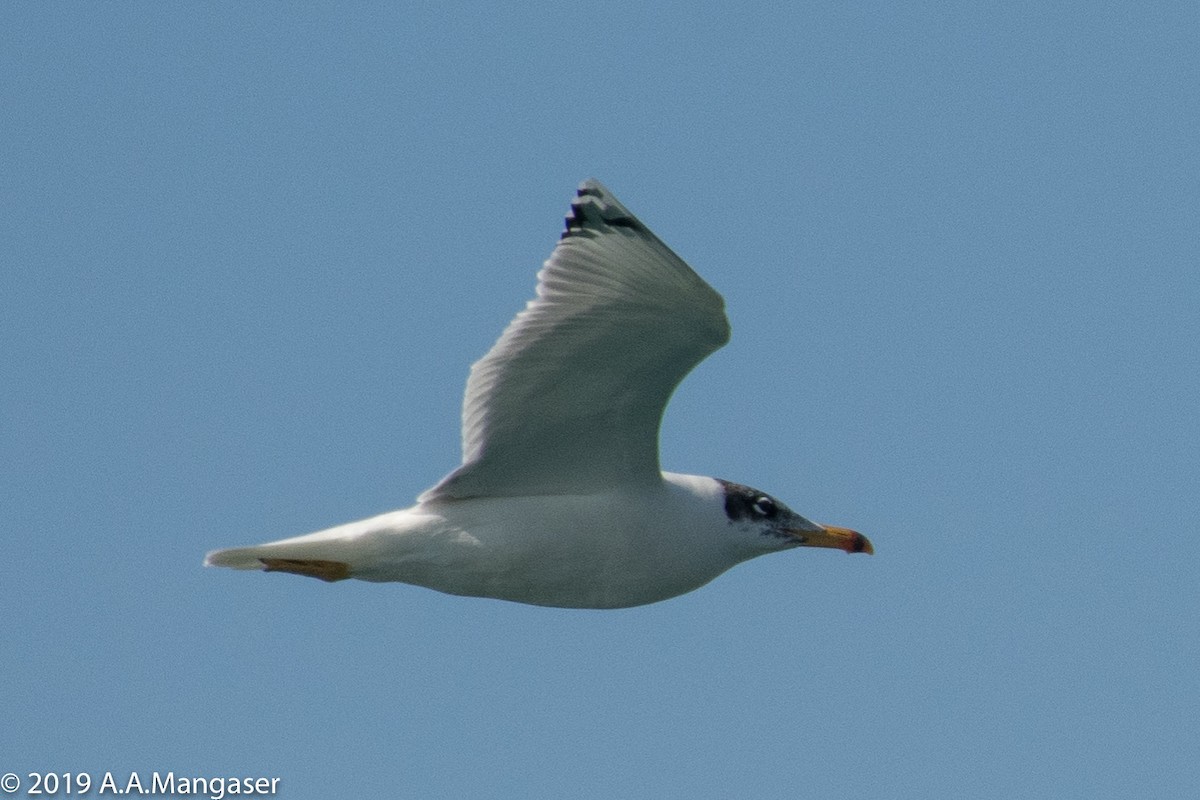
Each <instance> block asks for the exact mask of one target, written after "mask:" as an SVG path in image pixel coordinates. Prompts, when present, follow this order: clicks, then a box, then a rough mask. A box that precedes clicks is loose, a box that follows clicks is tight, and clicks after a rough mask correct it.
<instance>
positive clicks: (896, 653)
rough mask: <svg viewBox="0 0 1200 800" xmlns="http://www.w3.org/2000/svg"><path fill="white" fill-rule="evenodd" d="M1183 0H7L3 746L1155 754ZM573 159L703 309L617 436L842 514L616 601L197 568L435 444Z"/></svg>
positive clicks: (826, 771)
mask: <svg viewBox="0 0 1200 800" xmlns="http://www.w3.org/2000/svg"><path fill="white" fill-rule="evenodd" d="M1198 39H1200V17H1198V14H1197V11H1196V7H1195V5H1194V4H1192V3H1178V4H1170V3H1166V4H1151V5H1146V4H1135V3H1099V4H1095V3H1088V4H1072V3H1055V4H1046V3H1022V2H1018V3H1003V4H989V3H959V4H949V5H943V4H893V3H877V4H859V3H838V4H829V7H822V6H819V5H813V4H801V3H795V4H754V3H752V4H749V5H747V4H739V5H737V6H736V7H734V6H731V5H729V4H716V3H703V2H701V3H686V4H684V3H675V4H657V5H651V4H645V3H623V2H614V3H606V4H603V5H597V4H588V5H578V6H576V5H573V4H562V3H553V4H552V3H525V4H522V5H521V6H520V10H514V9H507V8H504V7H502V6H501V5H498V4H492V5H488V6H480V7H477V8H470V9H462V10H457V9H451V8H450V7H449V6H446V5H444V4H333V3H329V4H317V3H310V4H303V5H301V4H297V5H294V6H293V5H289V6H286V7H285V6H281V5H277V4H253V5H244V4H217V3H213V4H148V3H143V4H117V5H113V4H66V3H56V4H41V3H38V4H32V3H27V4H15V3H14V4H5V5H4V6H3V7H0V87H2V88H0V100H2V105H3V107H4V109H5V112H4V114H3V115H0V174H2V175H3V178H2V180H0V263H2V264H3V271H4V280H3V288H2V289H0V345H2V348H3V353H4V356H3V358H2V359H0V375H2V379H0V456H2V459H0V461H2V463H3V469H2V470H0V506H2V510H0V526H2V527H3V530H4V543H5V548H4V549H5V552H6V559H5V561H6V567H5V569H4V578H3V580H2V581H0V598H2V600H0V604H2V605H0V609H2V611H3V613H2V614H0V632H2V635H3V641H4V643H5V647H4V648H3V655H0V663H2V664H3V677H4V679H5V682H6V684H7V685H6V687H5V692H4V694H5V697H6V698H7V700H6V701H5V709H4V724H3V725H2V726H0V772H10V771H11V772H13V773H16V774H17V775H18V776H21V779H22V781H23V782H24V783H25V785H24V787H23V788H22V790H21V791H22V792H23V791H25V789H28V788H29V783H28V778H27V777H26V776H27V775H28V773H30V772H49V771H54V772H58V773H62V772H85V771H86V772H90V773H91V774H93V775H96V776H99V775H102V774H103V772H104V771H111V772H114V773H116V774H118V775H122V776H123V775H127V774H128V773H129V772H132V771H135V770H136V771H140V772H141V773H142V774H144V775H148V774H149V773H151V772H152V771H154V770H158V771H160V772H166V771H168V770H173V771H175V772H176V774H187V775H196V776H208V775H211V776H216V775H248V776H259V775H263V776H277V777H279V778H280V779H281V783H280V792H279V795H278V796H280V797H287V798H327V797H339V796H340V797H367V796H373V797H402V798H407V797H413V798H417V797H481V798H559V797H573V798H613V797H689V798H696V797H701V798H704V797H712V798H721V797H732V796H747V797H762V798H791V797H796V796H812V797H826V798H881V797H888V798H929V797H972V798H1011V797H1035V796H1040V797H1061V798H1096V797H1116V796H1126V797H1129V796H1142V797H1183V796H1192V795H1194V793H1195V791H1196V787H1197V785H1198V784H1200V768H1198V767H1197V761H1196V758H1195V755H1196V752H1197V746H1198V745H1200V724H1198V722H1197V719H1198V717H1197V714H1196V710H1195V698H1196V696H1197V692H1198V691H1200V677H1198V676H1200V672H1198V671H1197V669H1196V665H1197V663H1198V662H1200V646H1198V642H1200V614H1198V611H1200V597H1198V591H1197V588H1198V584H1197V580H1196V577H1195V564H1196V561H1197V556H1200V545H1198V543H1197V536H1196V521H1197V518H1198V517H1200V500H1198V498H1200V492H1198V491H1197V488H1198V484H1200V480H1198V479H1200V424H1198V421H1197V407H1198V401H1200V378H1198V376H1200V355H1198V353H1200V273H1198V267H1200V225H1197V212H1198V210H1200V180H1198V178H1197V176H1198V175H1200V148H1198V147H1197V144H1196V141H1197V140H1196V131H1197V129H1198V126H1200V101H1198V99H1197V97H1198V96H1197V93H1196V87H1197V85H1200V56H1197V53H1200V41H1198ZM589 176H595V177H597V178H600V179H601V180H603V181H604V182H605V183H606V184H607V185H608V186H609V187H610V188H611V189H612V190H613V191H614V192H615V193H616V194H617V196H618V197H620V198H621V200H622V201H623V202H624V203H625V204H626V205H627V206H629V208H630V209H631V210H632V211H633V212H634V213H635V214H637V215H638V216H639V217H640V218H641V219H642V220H643V221H644V222H646V223H647V224H648V225H649V226H651V227H652V228H653V229H654V230H655V231H656V232H657V233H658V234H659V235H660V236H661V237H662V238H663V239H664V240H665V241H667V242H668V243H669V244H670V245H672V246H673V247H674V248H675V249H676V251H677V252H678V253H680V255H682V256H683V257H684V258H685V259H687V260H688V261H689V262H690V263H691V264H692V265H693V266H694V267H695V268H696V270H697V271H698V272H699V273H700V274H701V275H703V276H704V277H705V278H706V279H707V280H708V281H709V282H710V283H711V284H712V285H713V286H714V287H716V288H717V289H718V291H720V292H721V293H722V294H724V296H725V298H726V300H727V304H728V311H729V315H730V318H731V321H732V323H733V328H734V336H733V340H732V342H731V343H730V344H729V345H728V346H727V347H726V348H725V349H724V350H722V351H720V352H718V353H717V354H716V355H714V356H713V357H712V358H711V359H710V360H709V361H707V362H705V363H704V364H703V365H701V366H700V367H699V368H698V369H697V370H696V372H694V373H693V374H692V375H691V376H690V377H689V379H688V380H687V381H686V382H685V384H684V385H683V386H682V387H681V389H680V390H679V392H678V393H677V394H676V396H675V398H674V400H673V403H672V405H671V407H670V409H669V410H668V413H667V417H666V421H665V425H664V430H663V434H662V451H663V459H662V460H663V463H664V466H665V467H666V468H668V469H672V470H674V471H681V472H696V473H702V474H712V475H717V476H720V477H724V478H729V479H733V480H737V481H739V482H743V483H749V484H752V485H755V486H758V487H760V488H762V489H764V490H767V491H770V492H772V493H773V494H775V495H777V496H778V497H780V498H781V499H783V500H784V501H785V502H787V503H788V504H789V505H791V506H792V507H793V508H795V509H796V510H797V511H799V512H800V513H802V514H804V515H805V516H808V517H810V518H812V519H818V520H821V521H824V522H829V523H835V524H842V525H847V526H851V527H854V528H857V529H859V530H861V531H863V532H864V533H866V534H868V535H869V536H870V537H871V538H872V540H873V541H874V543H875V546H876V550H877V555H876V556H875V557H874V558H865V557H854V558H850V557H846V556H843V555H842V554H840V553H837V552H834V551H828V552H826V551H819V552H814V551H807V550H804V551H793V552H790V553H786V554H782V555H776V556H770V557H766V558H762V559H758V560H755V561H752V562H749V563H747V564H744V565H742V566H739V567H737V568H735V569H734V570H732V571H731V572H729V573H728V574H726V575H724V576H722V577H720V578H718V579H717V580H716V581H715V582H713V583H712V584H710V585H709V586H707V587H704V588H703V589H701V590H699V591H697V592H695V593H693V594H690V595H686V596H683V597H680V598H676V599H674V600H671V601H667V602H665V603H661V604H658V605H653V606H648V607H643V608H637V609H631V610H625V611H616V612H588V611H566V610H554V609H544V608H531V607H524V606H519V605H514V604H508V603H502V602H495V601H485V600H478V599H468V598H457V597H450V596H445V595H441V594H437V593H434V592H431V591H428V590H423V589H418V588H414V587H408V586H403V585H398V584H397V585H385V586H378V585H368V584H359V583H356V582H345V583H341V584H336V585H324V584H321V583H318V582H316V581H311V580H303V579H300V578H295V577H292V576H278V575H254V574H245V573H233V572H229V571H218V570H206V569H203V568H202V567H201V559H202V557H203V554H204V553H205V551H207V550H209V549H213V548H216V547H223V546H232V545H238V544H248V543H254V542H258V541H265V540H268V539H274V538H280V537H283V536H288V535H293V534H299V533H304V532H307V531H311V530H316V529H319V528H323V527H326V526H329V525H332V524H336V523H339V522H344V521H348V520H351V519H356V518H360V517H364V516H368V515H371V514H374V513H377V512H381V511H385V510H389V509H391V508H397V507H402V506H405V505H408V504H409V503H410V501H411V499H412V498H413V497H415V495H416V494H418V493H419V492H420V491H421V490H423V489H425V488H426V487H428V486H429V485H431V484H432V483H433V482H434V481H435V480H437V479H438V478H439V477H440V476H441V475H442V474H444V473H445V472H446V471H448V470H449V469H451V468H452V467H453V466H454V465H455V464H456V462H457V458H458V414H459V400H460V397H461V392H462V387H463V383H464V380H465V378H466V373H467V368H468V366H469V364H470V363H471V362H472V361H473V360H474V359H476V358H477V357H479V356H480V355H482V354H483V353H484V352H485V351H486V349H487V348H488V347H489V346H490V345H491V343H492V341H493V340H494V339H495V337H496V336H497V335H498V334H499V332H500V330H501V329H502V327H503V326H504V324H505V323H506V322H507V321H508V319H509V318H510V317H511V316H512V315H513V314H514V313H515V312H516V311H517V310H518V309H519V308H521V307H522V305H523V303H524V302H525V300H526V299H528V298H529V297H530V296H531V294H532V290H533V283H534V273H535V272H536V270H537V268H538V266H539V265H540V263H541V262H542V260H543V259H544V258H545V257H546V256H547V255H548V254H549V252H550V249H551V248H552V246H553V244H554V242H555V240H556V238H557V236H558V233H559V230H560V227H561V224H562V216H563V214H564V213H565V211H566V209H567V204H568V202H569V200H570V198H571V196H572V193H573V191H574V188H575V186H576V184H577V183H578V181H580V180H581V179H583V178H586V177H589ZM18 796H19V795H18Z"/></svg>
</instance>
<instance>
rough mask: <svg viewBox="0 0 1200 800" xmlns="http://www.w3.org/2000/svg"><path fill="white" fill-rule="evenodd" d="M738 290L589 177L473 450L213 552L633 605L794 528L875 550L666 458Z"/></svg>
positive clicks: (212, 561)
mask: <svg viewBox="0 0 1200 800" xmlns="http://www.w3.org/2000/svg"><path fill="white" fill-rule="evenodd" d="M724 309H725V303H724V301H723V300H722V298H721V296H720V295H719V294H717V292H716V291H715V290H714V289H713V288H712V287H711V286H709V285H708V284H707V283H705V282H704V280H703V279H701V278H700V276H699V275H697V274H696V273H695V272H693V271H692V269H691V268H690V267H689V266H688V265H687V264H685V263H684V262H683V260H682V259H680V258H679V257H678V256H677V255H675V253H673V252H672V251H671V250H670V248H668V247H667V246H666V245H665V244H663V243H662V242H661V241H660V240H659V239H658V237H657V236H655V235H654V234H653V233H651V232H650V230H649V229H648V228H647V227H646V226H645V225H643V224H642V223H641V222H640V221H638V219H637V218H636V217H634V216H633V214H631V213H629V211H628V210H627V209H626V208H625V206H623V205H621V203H619V202H618V201H617V199H616V198H615V197H613V195H612V194H611V193H610V192H609V191H608V190H607V189H606V188H605V187H604V186H603V185H601V184H600V183H599V182H598V181H594V180H589V181H585V182H584V183H583V184H581V185H580V187H579V190H578V192H577V196H576V198H575V199H574V201H573V202H572V203H571V211H570V214H569V215H568V216H567V218H566V230H565V232H564V233H563V234H562V238H561V239H560V241H559V243H558V246H557V247H555V248H554V252H553V253H552V254H551V255H550V259H549V260H548V261H547V262H546V263H545V265H544V267H543V268H542V270H541V272H539V273H538V285H537V297H536V298H535V299H533V300H531V301H530V302H529V303H528V304H527V306H526V308H525V309H524V310H523V311H521V312H520V313H518V314H517V316H516V317H515V318H514V319H513V321H512V322H511V323H509V326H508V328H507V329H506V330H505V331H504V333H503V334H502V335H501V336H500V339H499V341H497V342H496V344H495V345H493V346H492V349H491V350H490V351H489V352H488V353H487V355H485V356H484V357H483V358H482V359H481V360H480V361H478V362H476V363H475V365H474V366H472V367H471V374H470V377H469V378H468V380H467V390H466V397H465V398H464V400H463V413H462V420H463V421H462V449H463V459H462V465H461V466H459V467H458V468H457V469H455V470H454V471H453V472H451V473H450V474H449V475H447V476H446V477H444V478H442V480H441V481H440V482H438V483H437V485H435V486H434V487H433V488H431V489H429V490H427V491H425V492H424V493H423V494H422V495H421V496H420V497H418V498H417V503H416V505H414V506H412V507H411V508H406V509H402V510H400V511H392V512H389V513H386V514H381V515H379V516H375V517H371V518H370V519H365V520H361V521H358V522H351V523H348V524H345V525H339V526H337V527H335V528H329V529H327V530H323V531H318V532H317V533H310V534H308V535H306V536H298V537H294V538H291V539H283V540H281V541H276V542H270V543H268V544H262V545H257V546H254V547H237V548H233V549H229V550H215V551H213V552H211V553H209V554H208V556H207V558H206V559H205V564H207V565H210V566H221V567H232V568H234V569H245V570H262V571H265V572H290V573H294V574H297V575H308V576H310V577H314V578H320V579H321V580H324V581H339V580H343V579H345V578H358V579H359V580H364V581H377V582H387V581H399V582H402V583H410V584H416V585H418V586H426V587H429V588H430V589H437V590H438V591H442V592H447V593H450V594H457V595H469V596H476V597H491V598H497V599H501V600H511V601H515V602H519V603H531V604H534V605H542V606H559V607H568V608H623V607H627V606H637V605H643V604H645V603H654V602H657V601H659V600H665V599H667V598H669V597H675V596H676V595H680V594H683V593H685V592H690V591H692V590H693V589H696V588H698V587H700V586H703V585H704V584H706V583H708V582H709V581H710V580H712V579H713V578H715V577H717V576H718V575H720V574H721V573H722V572H724V571H725V570H727V569H729V568H730V567H732V566H734V565H735V564H738V563H740V562H742V561H745V560H747V559H750V558H754V557H755V556H759V555H763V554H764V553H773V552H776V551H779V550H790V549H792V548H795V547H833V548H838V549H841V550H845V551H846V552H848V553H871V552H873V549H872V547H871V543H870V541H868V540H867V538H866V537H864V536H863V535H862V534H859V533H856V532H855V531H852V530H849V529H847V528H840V527H836V526H833V525H820V524H818V523H814V522H810V521H809V520H807V519H805V518H804V517H802V516H800V515H799V514H796V513H795V512H793V511H792V510H791V509H789V508H788V507H787V506H785V505H784V504H783V503H781V502H780V501H779V500H776V499H775V498H774V497H771V496H770V495H768V494H766V493H764V492H760V491H759V490H757V489H752V488H750V487H748V486H743V485H742V484H739V483H733V482H731V481H726V480H721V479H719V478H709V477H704V476H699V475H681V474H676V473H672V472H663V471H661V470H660V469H659V463H658V429H659V423H660V421H661V420H662V415H663V411H664V409H665V408H666V405H667V400H668V399H669V398H670V396H671V393H672V392H673V391H674V390H675V387H676V386H677V385H678V384H679V382H680V381H681V380H683V377H684V376H685V375H687V373H688V372H690V371H691V370H692V368H694V367H695V366H696V365H697V364H699V363H700V362H701V361H702V360H704V358H706V357H707V356H708V355H709V354H710V353H712V352H714V351H716V350H717V349H718V348H720V347H721V346H723V345H724V344H725V343H726V342H727V341H728V340H729V322H728V320H727V319H726V317H725V310H724Z"/></svg>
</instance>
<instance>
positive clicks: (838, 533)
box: [788, 523, 875, 555]
mask: <svg viewBox="0 0 1200 800" xmlns="http://www.w3.org/2000/svg"><path fill="white" fill-rule="evenodd" d="M818 524H819V523H818ZM788 533H790V534H791V535H792V536H795V537H796V539H797V540H798V541H799V542H800V544H802V545H803V546H805V547H836V548H837V549H838V550H845V551H846V552H847V553H867V554H868V555H874V554H875V548H874V547H872V546H871V540H870V539H868V538H867V537H865V536H863V535H862V534H861V533H859V532H858V531H852V530H850V529H849V528H839V527H837V526H836V525H820V530H816V531H810V530H803V529H800V528H796V529H793V530H790V531H788Z"/></svg>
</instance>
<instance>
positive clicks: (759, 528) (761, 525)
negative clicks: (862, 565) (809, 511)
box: [718, 479, 875, 553]
mask: <svg viewBox="0 0 1200 800" xmlns="http://www.w3.org/2000/svg"><path fill="white" fill-rule="evenodd" d="M718 483H720V484H721V487H722V489H723V490H724V495H725V497H724V506H725V516H726V517H727V518H728V520H729V524H730V525H731V526H732V527H734V528H735V529H737V530H738V531H739V533H745V534H747V535H748V537H751V538H749V539H748V540H747V541H746V542H745V544H746V546H747V547H749V548H753V549H757V550H759V552H764V553H765V552H770V551H773V550H786V549H789V548H792V547H835V548H837V549H838V550H845V551H846V552H847V553H874V552H875V548H874V547H872V546H871V541H870V540H869V539H868V538H867V537H865V536H863V535H862V534H861V533H858V532H857V531H852V530H850V529H849V528H839V527H837V526H836V525H821V524H820V523H817V522H812V521H810V520H807V519H805V518H804V517H802V516H800V515H799V514H797V513H796V512H795V511H792V510H791V509H790V508H788V507H787V506H786V505H784V504H783V503H781V502H779V501H778V500H776V499H775V498H774V497H772V496H771V495H769V494H767V493H766V492H760V491H759V490H758V489H752V488H750V487H749V486H743V485H742V484H740V483H733V482H731V481H724V480H720V479H718Z"/></svg>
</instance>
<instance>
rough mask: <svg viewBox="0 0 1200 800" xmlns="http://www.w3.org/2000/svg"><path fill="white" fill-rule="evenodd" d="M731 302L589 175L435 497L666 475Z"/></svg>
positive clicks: (479, 376) (471, 407)
mask: <svg viewBox="0 0 1200 800" xmlns="http://www.w3.org/2000/svg"><path fill="white" fill-rule="evenodd" d="M724 308H725V303H724V301H723V300H722V299H721V296H720V295H719V294H717V292H716V291H715V290H714V289H713V288H712V287H711V286H709V285H708V284H707V283H705V282H704V280H703V279H701V278H700V276H699V275H697V274H696V273H695V272H693V271H692V269H691V268H690V267H689V266H688V265H687V264H685V263H684V262H683V260H682V259H680V258H679V257H678V256H677V255H675V254H674V253H673V252H671V250H670V248H668V247H667V246H666V245H665V244H663V243H662V242H661V241H659V239H658V237H656V236H655V235H654V234H653V233H651V232H650V230H649V229H648V228H646V226H645V225H643V224H642V223H641V222H639V221H638V220H637V218H636V217H634V216H633V215H632V214H630V213H629V211H628V210H627V209H626V208H625V207H624V206H623V205H621V204H620V203H619V202H617V199H616V198H615V197H613V196H612V194H610V193H609V191H608V190H607V189H605V188H604V186H602V185H601V184H600V183H599V182H598V181H594V180H589V181H584V183H582V184H581V185H580V187H579V191H578V192H577V196H576V198H575V200H574V201H573V202H572V203H571V213H570V214H569V215H568V216H567V219H566V231H565V232H564V233H563V235H562V239H561V240H560V241H559V243H558V246H557V247H556V248H555V249H554V252H553V253H552V254H551V256H550V259H549V260H548V261H547V262H546V264H545V266H544V267H543V268H542V270H541V272H539V273H538V286H537V297H536V298H535V299H534V300H531V301H530V302H529V304H528V305H527V306H526V308H525V309H524V310H523V311H521V312H520V313H519V314H517V316H516V317H515V318H514V319H513V321H512V322H511V323H509V325H508V328H507V329H506V330H505V331H504V333H503V334H502V335H501V336H500V339H499V340H498V341H497V342H496V344H495V345H493V346H492V349H491V350H490V351H489V352H488V354H487V355H486V356H484V357H483V358H482V359H481V360H479V361H477V362H476V363H475V364H474V366H472V367H471V376H470V378H469V379H468V380H467V392H466V397H465V399H464V401H463V463H462V466H460V467H459V468H458V469H456V470H455V471H453V472H451V473H450V474H449V475H447V476H446V477H445V478H443V479H442V480H441V482H440V483H438V484H437V485H436V486H434V487H433V488H432V489H430V490H428V491H427V492H425V493H424V494H423V495H421V498H420V499H421V501H429V500H435V499H454V498H465V497H478V496H522V495H543V494H587V493H592V492H596V491H602V490H609V489H611V488H612V487H613V486H614V485H622V484H624V485H629V484H635V483H649V482H657V481H660V480H661V479H662V478H661V473H660V471H659V466H658V427H659V423H660V421H661V420H662V415H663V410H664V409H665V407H666V405H667V400H668V399H669V398H670V396H671V393H672V392H674V391H675V387H676V386H678V385H679V382H680V381H681V380H683V377H684V376H685V375H687V373H688V372H690V371H691V370H692V368H693V367H695V366H696V365H697V364H699V363H700V362H701V361H702V360H703V359H704V358H705V357H706V356H708V355H709V354H710V353H712V352H713V351H714V350H717V349H718V348H719V347H721V346H722V345H724V344H725V343H726V342H727V341H729V322H728V320H727V319H726V318H725V310H724Z"/></svg>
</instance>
